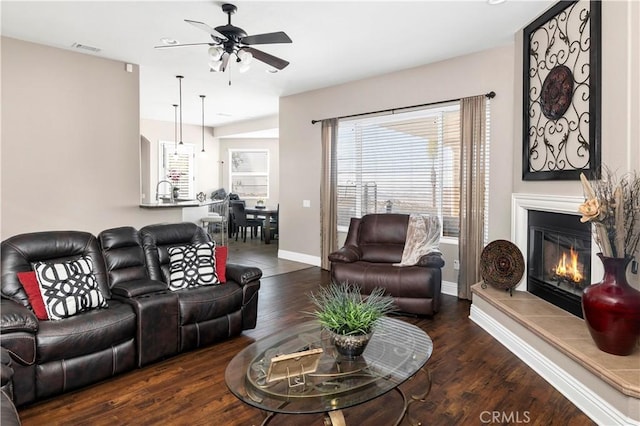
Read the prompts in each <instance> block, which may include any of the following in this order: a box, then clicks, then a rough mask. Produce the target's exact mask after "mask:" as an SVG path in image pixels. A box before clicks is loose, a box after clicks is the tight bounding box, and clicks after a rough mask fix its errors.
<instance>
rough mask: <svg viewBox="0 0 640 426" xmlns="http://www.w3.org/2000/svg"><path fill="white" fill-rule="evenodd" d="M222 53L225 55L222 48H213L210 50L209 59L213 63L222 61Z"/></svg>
mask: <svg viewBox="0 0 640 426" xmlns="http://www.w3.org/2000/svg"><path fill="white" fill-rule="evenodd" d="M222 53H224V50H223V49H222V48H221V47H220V46H212V47H210V48H209V57H210V58H211V60H212V61H218V60H220V57H221V56H222Z"/></svg>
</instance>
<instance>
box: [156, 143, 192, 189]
mask: <svg viewBox="0 0 640 426" xmlns="http://www.w3.org/2000/svg"><path fill="white" fill-rule="evenodd" d="M159 153H160V164H159V167H158V181H160V180H168V181H170V182H171V183H172V184H173V186H174V187H178V188H179V197H180V198H194V188H193V186H194V185H193V182H194V179H195V177H194V176H195V173H194V169H193V163H194V161H193V160H194V156H195V154H194V148H193V145H192V144H188V143H185V144H182V145H178V146H177V150H176V145H175V143H174V142H160V149H159ZM168 190H169V188H168V185H166V184H165V185H163V186H162V187H160V188H159V192H160V194H163V192H162V191H168ZM166 195H167V196H169V194H168V193H166Z"/></svg>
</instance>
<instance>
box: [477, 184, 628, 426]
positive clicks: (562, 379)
mask: <svg viewBox="0 0 640 426" xmlns="http://www.w3.org/2000/svg"><path fill="white" fill-rule="evenodd" d="M583 202H584V199H583V198H582V197H576V196H558V195H540V194H520V193H517V194H513V195H512V196H511V241H512V242H513V243H514V244H516V245H517V246H518V248H519V249H520V251H521V252H522V253H523V255H524V258H525V265H526V259H527V245H528V241H527V238H528V233H529V229H528V211H529V210H538V211H545V212H554V213H566V214H572V215H575V216H576V220H580V219H579V216H580V215H579V213H578V206H579V205H580V204H582V203H583ZM597 252H598V246H597V244H596V243H595V241H594V240H593V236H592V238H591V282H592V283H593V282H597V281H599V280H600V279H601V278H602V276H603V273H604V268H603V267H602V262H600V261H599V260H598V259H597V256H596V253H597ZM525 271H526V267H525ZM474 289H475V290H474V291H473V298H472V304H471V309H470V312H469V318H470V319H471V320H472V321H474V322H475V323H476V324H478V325H479V326H480V327H482V328H483V329H484V330H485V331H487V332H488V333H489V334H491V335H492V336H493V337H494V338H495V339H496V340H498V341H499V342H500V343H502V344H503V345H504V346H505V347H507V348H508V349H509V350H510V351H511V352H513V353H514V354H515V355H516V356H518V357H519V358H520V359H521V360H522V361H524V362H525V363H526V364H527V365H529V366H530V367H531V368H533V369H534V370H535V371H536V372H537V373H538V374H540V376H542V377H543V378H544V379H545V380H547V381H548V382H549V383H551V385H552V386H554V387H555V388H556V389H557V390H558V391H559V392H560V393H562V394H563V395H564V396H566V397H567V398H568V399H569V400H570V401H572V402H573V403H574V404H575V405H576V406H577V407H578V408H580V409H581V410H582V411H583V412H584V413H585V414H587V415H588V416H589V417H590V418H591V419H593V420H594V421H596V423H598V424H606V425H638V426H640V408H639V407H640V405H639V404H638V399H639V398H638V395H639V393H638V389H640V388H639V387H638V385H637V383H636V382H634V383H635V384H634V385H633V389H634V392H628V391H624V390H623V391H621V390H620V385H619V384H616V386H612V385H611V381H606V380H604V379H603V375H602V374H601V373H602V369H601V368H600V367H598V365H599V364H598V362H600V360H601V358H603V357H604V358H606V357H607V356H609V357H614V358H616V356H615V355H608V354H606V353H602V354H603V355H602V354H600V353H599V352H597V349H596V348H595V345H594V344H593V342H591V340H590V338H588V337H587V338H585V339H582V341H586V342H588V345H589V346H588V353H580V354H577V352H575V350H573V352H572V350H569V349H567V348H570V347H572V345H574V346H575V344H576V342H578V341H580V340H581V339H576V338H571V339H568V341H567V342H569V341H570V342H569V343H572V344H569V343H567V342H562V339H558V338H557V337H556V338H550V337H549V336H553V335H554V333H551V331H550V330H542V331H541V330H539V329H538V330H537V332H535V330H536V328H535V325H528V324H529V322H531V321H532V320H533V319H534V317H536V315H538V314H534V315H529V317H530V318H525V316H523V315H522V313H521V312H520V310H518V309H512V310H511V313H510V314H507V312H508V310H507V309H505V308H504V307H501V306H502V305H503V304H505V302H501V303H498V302H496V301H495V300H493V301H492V298H490V297H486V295H487V294H491V293H493V294H502V293H503V292H500V293H499V292H496V291H492V289H491V288H490V287H489V288H487V290H486V291H485V290H482V289H481V288H480V287H479V284H478V285H476V286H474ZM516 290H518V292H516V293H514V294H513V296H510V297H507V296H504V295H502V296H500V297H503V298H505V299H507V301H508V302H509V303H514V301H516V303H517V301H518V300H525V299H531V298H532V296H531V295H530V293H528V292H527V288H526V273H525V277H524V278H523V280H521V282H520V284H518V286H517V287H516ZM533 297H534V298H535V299H537V297H535V296H533ZM538 301H539V302H542V303H545V304H547V302H544V301H543V300H542V299H538ZM548 306H549V307H551V308H555V307H554V306H552V305H551V304H548ZM557 310H558V311H559V312H561V314H560V315H566V316H568V317H570V318H572V319H574V320H575V321H582V320H580V319H579V318H577V317H574V316H572V315H570V314H568V313H566V312H564V311H562V310H560V309H557ZM545 312H546V311H545ZM538 316H539V317H540V318H541V319H540V321H543V322H544V320H545V318H547V319H548V315H546V314H545V315H538ZM516 317H517V319H516ZM575 321H574V322H575ZM547 323H548V321H547ZM552 323H553V321H552ZM559 323H562V324H563V325H562V326H563V327H565V326H566V321H564V320H563V321H560V322H559ZM581 330H582V332H583V333H582V334H586V327H585V328H584V329H581ZM557 334H558V333H555V335H557ZM593 349H596V351H595V352H593V351H592V350H593ZM637 356H638V354H637V353H636V354H635V355H634V357H637ZM591 358H593V359H594V360H595V363H594V361H593V360H591ZM585 360H587V361H586V362H588V363H589V365H587V364H585ZM615 361H616V362H614V364H616V365H617V360H615ZM629 362H630V363H634V362H635V358H629ZM634 365H635V364H634ZM594 366H595V367H594ZM625 371H627V370H625ZM636 371H637V370H635V369H630V370H628V371H627V372H628V374H631V375H633V374H635V372H636ZM634 377H637V376H634Z"/></svg>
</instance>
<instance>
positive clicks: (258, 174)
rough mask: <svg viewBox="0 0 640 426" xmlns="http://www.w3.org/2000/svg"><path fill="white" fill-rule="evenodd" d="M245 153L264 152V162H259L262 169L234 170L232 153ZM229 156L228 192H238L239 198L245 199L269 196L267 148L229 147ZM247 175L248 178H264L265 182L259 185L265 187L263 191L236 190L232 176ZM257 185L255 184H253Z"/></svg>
mask: <svg viewBox="0 0 640 426" xmlns="http://www.w3.org/2000/svg"><path fill="white" fill-rule="evenodd" d="M236 153H238V154H247V153H255V154H265V158H264V163H263V164H261V165H260V166H262V167H261V168H263V170H258V171H234V158H233V156H234V154H236ZM228 154H229V155H228V157H229V188H230V192H232V193H235V194H238V196H239V197H240V198H241V199H246V200H264V199H268V198H269V194H270V192H271V179H270V173H271V152H270V150H269V149H268V148H229V152H228ZM242 176H244V177H248V178H260V177H262V178H264V179H265V184H264V185H260V186H264V187H266V190H265V191H264V192H260V193H258V194H248V193H246V192H240V191H237V189H236V187H234V178H238V177H242ZM254 186H257V185H254Z"/></svg>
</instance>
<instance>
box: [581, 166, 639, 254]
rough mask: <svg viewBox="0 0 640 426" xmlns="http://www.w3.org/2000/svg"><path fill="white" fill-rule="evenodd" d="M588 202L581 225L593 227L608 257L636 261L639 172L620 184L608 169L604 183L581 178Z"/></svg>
mask: <svg viewBox="0 0 640 426" xmlns="http://www.w3.org/2000/svg"><path fill="white" fill-rule="evenodd" d="M580 180H581V181H582V187H583V190H584V196H585V202H584V203H582V204H581V205H580V207H579V209H578V210H579V211H580V213H581V214H582V217H581V218H580V221H582V222H591V223H592V224H593V229H594V234H595V240H596V243H597V244H598V247H600V250H601V251H602V254H603V255H605V256H607V257H633V256H635V254H636V252H637V251H638V243H639V242H640V176H638V174H637V173H636V172H632V173H627V174H625V175H623V176H622V177H621V178H620V180H618V179H617V178H616V175H615V174H614V173H613V172H611V170H609V169H608V168H606V167H604V168H603V173H602V179H600V180H595V181H589V180H588V179H587V178H586V177H585V175H584V174H581V175H580Z"/></svg>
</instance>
